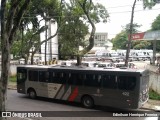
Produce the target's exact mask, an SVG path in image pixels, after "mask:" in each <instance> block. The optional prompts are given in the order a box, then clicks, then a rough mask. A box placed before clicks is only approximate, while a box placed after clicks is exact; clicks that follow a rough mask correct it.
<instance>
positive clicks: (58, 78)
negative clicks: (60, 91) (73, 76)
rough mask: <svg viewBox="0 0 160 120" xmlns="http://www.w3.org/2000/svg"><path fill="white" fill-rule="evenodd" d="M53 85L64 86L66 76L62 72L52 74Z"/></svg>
mask: <svg viewBox="0 0 160 120" xmlns="http://www.w3.org/2000/svg"><path fill="white" fill-rule="evenodd" d="M52 82H53V83H59V84H65V83H66V75H65V73H63V72H53V80H52Z"/></svg>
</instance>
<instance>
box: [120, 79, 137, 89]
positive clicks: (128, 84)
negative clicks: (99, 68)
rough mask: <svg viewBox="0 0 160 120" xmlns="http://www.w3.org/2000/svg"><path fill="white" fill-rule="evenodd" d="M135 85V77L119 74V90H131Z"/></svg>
mask: <svg viewBox="0 0 160 120" xmlns="http://www.w3.org/2000/svg"><path fill="white" fill-rule="evenodd" d="M135 86H136V77H130V76H119V78H118V88H119V89H120V90H133V89H134V88H135Z"/></svg>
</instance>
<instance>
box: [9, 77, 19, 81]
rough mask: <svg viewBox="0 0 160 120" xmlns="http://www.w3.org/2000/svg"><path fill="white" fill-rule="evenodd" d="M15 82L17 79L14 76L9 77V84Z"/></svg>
mask: <svg viewBox="0 0 160 120" xmlns="http://www.w3.org/2000/svg"><path fill="white" fill-rule="evenodd" d="M16 81H17V77H16V76H10V77H9V82H16Z"/></svg>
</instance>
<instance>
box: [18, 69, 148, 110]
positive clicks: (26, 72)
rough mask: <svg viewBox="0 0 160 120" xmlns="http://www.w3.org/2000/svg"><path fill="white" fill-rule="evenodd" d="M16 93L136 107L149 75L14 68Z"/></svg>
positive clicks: (145, 92)
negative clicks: (15, 71)
mask: <svg viewBox="0 0 160 120" xmlns="http://www.w3.org/2000/svg"><path fill="white" fill-rule="evenodd" d="M17 92H18V93H23V94H28V95H29V97H30V98H35V97H36V96H41V97H47V98H53V99H60V100H67V101H75V102H81V103H82V104H83V105H84V106H85V107H87V108H90V107H93V106H94V105H101V106H111V107H117V108H131V109H137V108H140V107H141V106H142V105H143V104H144V103H145V102H146V101H147V100H148V98H149V95H148V92H149V72H148V70H137V69H119V68H115V69H104V68H89V67H85V68H82V67H81V68H80V67H62V66H19V67H17Z"/></svg>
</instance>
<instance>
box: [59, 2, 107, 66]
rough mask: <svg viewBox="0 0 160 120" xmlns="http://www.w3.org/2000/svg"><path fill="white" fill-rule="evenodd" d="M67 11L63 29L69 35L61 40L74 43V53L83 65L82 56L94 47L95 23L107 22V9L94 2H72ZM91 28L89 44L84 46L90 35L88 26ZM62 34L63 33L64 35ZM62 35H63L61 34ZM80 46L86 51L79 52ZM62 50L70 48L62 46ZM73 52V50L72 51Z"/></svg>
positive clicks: (78, 61) (62, 36) (63, 36)
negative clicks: (85, 38)
mask: <svg viewBox="0 0 160 120" xmlns="http://www.w3.org/2000/svg"><path fill="white" fill-rule="evenodd" d="M66 11H67V12H65V13H63V15H64V16H65V15H67V17H68V18H67V19H65V20H66V21H67V24H66V25H65V26H64V27H65V28H62V31H63V32H65V30H66V29H67V32H68V35H61V36H60V38H61V40H65V42H66V41H67V40H68V41H72V44H70V46H71V45H72V46H73V47H72V49H75V51H74V53H73V52H72V54H75V55H76V56H77V64H78V65H80V64H81V56H83V55H84V54H86V53H87V52H88V51H90V50H91V49H92V47H93V45H94V34H95V30H96V28H95V25H94V24H95V23H98V22H100V21H103V22H106V21H107V18H108V16H109V15H108V13H107V10H106V9H105V7H104V6H103V5H101V4H99V3H97V4H93V2H92V0H70V3H69V4H66ZM89 25H90V26H91V29H92V30H91V33H90V37H89V40H88V41H89V42H88V43H89V44H87V45H85V44H84V37H85V35H86V34H87V33H88V30H87V29H88V26H89ZM69 26H70V27H69ZM63 32H62V33H63ZM60 34H61V33H60ZM79 45H81V46H83V47H84V49H83V50H81V51H79V49H78V48H79ZM61 48H62V49H64V48H65V49H66V48H68V46H64V45H63V46H61ZM70 51H72V50H70Z"/></svg>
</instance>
